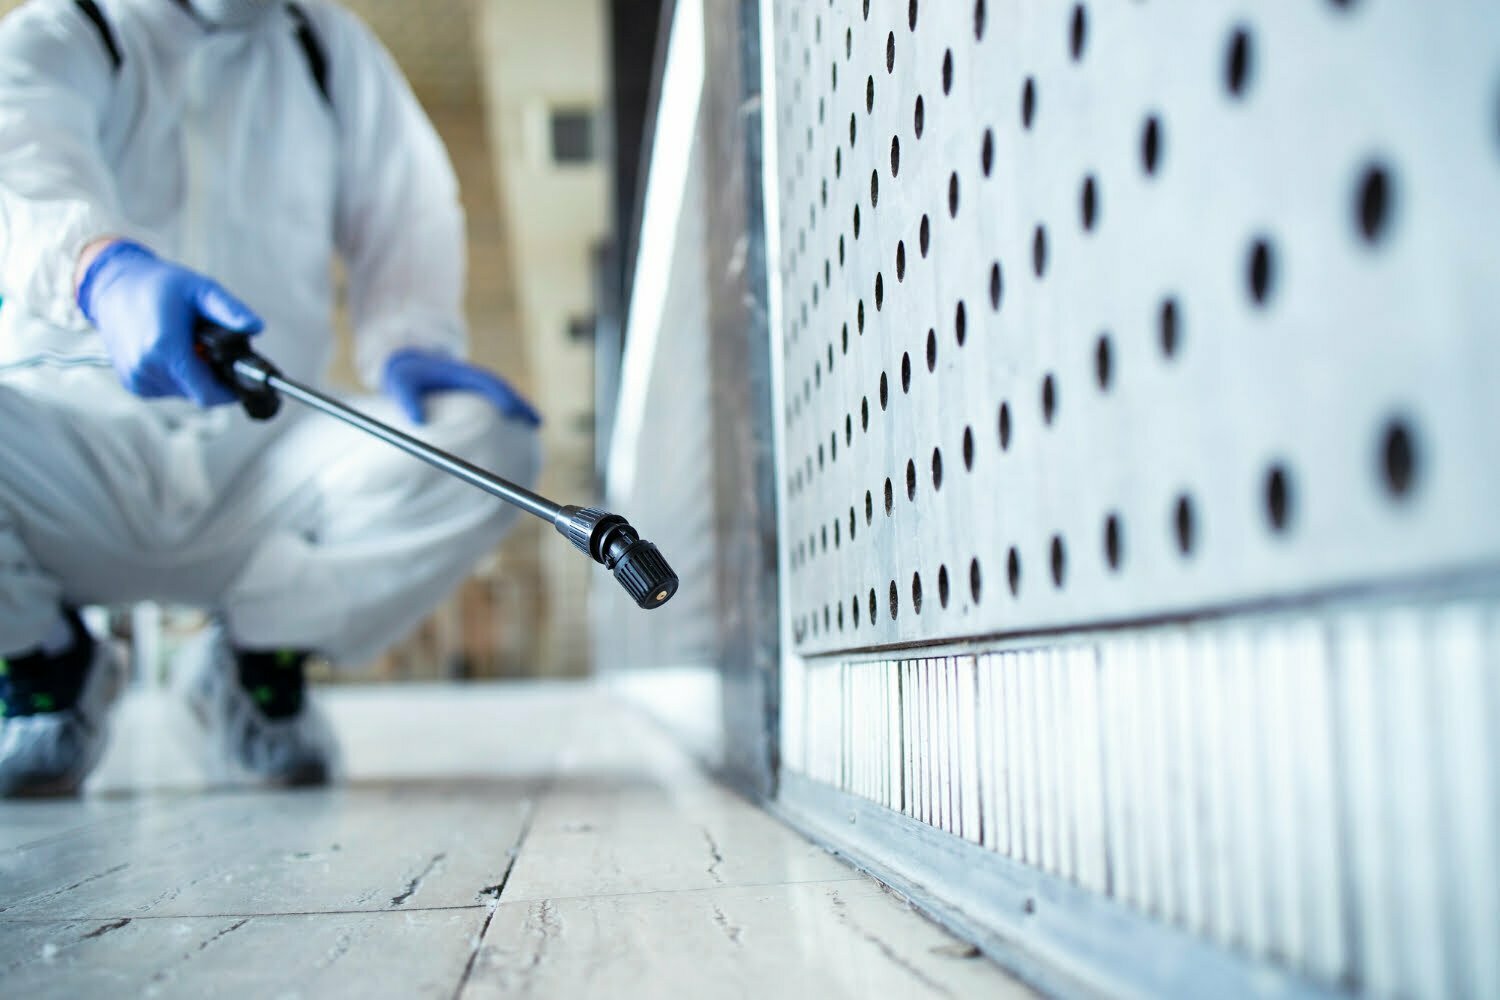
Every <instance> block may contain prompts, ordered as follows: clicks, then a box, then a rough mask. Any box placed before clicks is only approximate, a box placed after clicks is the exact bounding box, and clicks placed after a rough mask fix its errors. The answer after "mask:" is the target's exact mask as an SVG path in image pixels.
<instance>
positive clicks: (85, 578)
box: [0, 371, 233, 655]
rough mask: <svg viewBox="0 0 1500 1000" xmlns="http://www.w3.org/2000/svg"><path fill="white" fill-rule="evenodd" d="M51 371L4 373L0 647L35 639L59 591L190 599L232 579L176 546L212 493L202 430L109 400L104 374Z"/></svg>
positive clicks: (1, 650)
mask: <svg viewBox="0 0 1500 1000" xmlns="http://www.w3.org/2000/svg"><path fill="white" fill-rule="evenodd" d="M47 379H48V381H46V382H45V383H39V382H36V381H34V380H33V381H30V382H28V380H26V379H5V380H0V655H5V654H7V653H13V652H19V651H22V650H25V649H29V648H32V647H34V646H35V645H36V644H37V643H38V642H39V641H40V640H41V638H42V636H43V635H44V634H45V633H46V631H47V630H48V629H49V628H50V627H51V625H52V624H53V623H54V622H55V621H56V619H57V613H58V605H59V602H61V601H69V602H72V603H75V604H84V603H116V602H120V603H123V602H127V601H134V600H138V599H140V598H144V597H149V596H177V597H185V596H188V595H189V594H192V593H198V592H211V591H213V590H214V589H215V588H216V587H218V586H222V585H223V583H224V582H227V581H226V580H225V579H219V578H217V577H218V574H219V568H220V567H221V566H222V565H223V562H224V561H223V560H218V559H212V558H210V559H207V560H205V561H204V562H203V563H202V564H201V565H199V564H195V563H194V559H193V557H192V555H189V554H185V553H183V552H182V551H181V550H180V549H178V548H176V547H174V545H173V542H174V538H176V537H180V535H181V534H182V533H184V532H189V533H190V532H191V531H192V526H193V525H194V524H195V523H197V522H199V521H201V518H202V515H203V512H204V511H205V510H206V509H207V507H208V505H209V503H210V499H211V498H210V493H209V489H208V485H207V482H206V479H205V477H204V474H203V468H202V465H201V463H200V462H199V460H198V447H197V441H196V439H195V438H194V437H193V436H192V435H188V434H183V433H179V432H176V431H173V430H171V429H170V428H168V427H166V426H164V425H163V424H162V423H161V422H159V421H157V420H155V419H154V418H153V417H152V415H151V414H150V413H149V412H147V411H145V410H143V409H142V408H141V407H140V406H139V404H128V405H126V406H124V407H121V406H119V405H117V404H118V401H119V400H118V397H108V396H107V394H106V395H105V396H104V399H103V401H102V402H101V394H100V393H98V392H97V391H96V390H97V388H98V387H99V386H100V385H101V384H102V383H101V382H100V375H99V373H97V372H92V371H81V372H63V373H49V374H48V376H47ZM39 385H42V386H43V387H42V388H40V389H39V388H38V386H39ZM199 554H201V553H199ZM232 572H233V569H232V567H231V568H228V571H227V573H226V574H225V575H226V576H227V575H229V574H232Z"/></svg>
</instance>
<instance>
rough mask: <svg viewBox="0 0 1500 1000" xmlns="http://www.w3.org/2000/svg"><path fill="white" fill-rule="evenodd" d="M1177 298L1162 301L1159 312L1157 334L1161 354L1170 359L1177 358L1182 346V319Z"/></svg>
mask: <svg viewBox="0 0 1500 1000" xmlns="http://www.w3.org/2000/svg"><path fill="white" fill-rule="evenodd" d="M1178 313H1179V310H1178V306H1177V300H1176V299H1175V298H1166V299H1163V300H1162V303H1161V308H1160V309H1159V310H1158V312H1157V334H1158V338H1159V340H1160V342H1161V353H1162V354H1163V355H1164V356H1165V357H1168V358H1174V357H1176V356H1177V352H1178V350H1179V349H1180V348H1181V346H1182V329H1181V317H1180V316H1179V315H1178Z"/></svg>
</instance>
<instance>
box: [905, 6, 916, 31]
mask: <svg viewBox="0 0 1500 1000" xmlns="http://www.w3.org/2000/svg"><path fill="white" fill-rule="evenodd" d="M906 26H907V27H908V28H910V29H911V30H912V31H916V30H917V0H908V3H907V5H906Z"/></svg>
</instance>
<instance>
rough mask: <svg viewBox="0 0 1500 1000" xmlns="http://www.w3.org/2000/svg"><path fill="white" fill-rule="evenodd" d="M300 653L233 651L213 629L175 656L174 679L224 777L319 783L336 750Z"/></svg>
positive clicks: (221, 633) (327, 772)
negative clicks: (308, 690)
mask: <svg viewBox="0 0 1500 1000" xmlns="http://www.w3.org/2000/svg"><path fill="white" fill-rule="evenodd" d="M306 660H307V654H305V653H300V652H266V653H261V652H246V651H237V650H235V649H234V648H233V647H232V646H231V645H230V644H229V637H228V635H227V634H226V633H225V631H224V629H223V627H222V626H220V625H218V624H212V625H210V626H209V627H208V628H206V629H205V630H204V631H203V632H202V633H201V634H200V635H198V636H197V637H196V638H194V639H193V640H192V641H191V642H190V643H189V644H188V645H187V646H186V647H184V648H183V650H182V652H181V653H179V654H178V658H177V662H176V664H175V665H174V670H173V674H174V676H175V677H176V678H177V679H178V684H179V685H180V686H181V687H182V688H183V691H184V695H185V697H186V699H187V702H188V706H189V708H191V709H192V712H193V715H194V717H195V718H196V719H197V720H198V723H199V725H201V726H202V728H203V731H204V734H205V736H206V737H207V739H208V741H209V745H210V752H211V754H212V756H213V760H212V761H211V763H212V764H214V765H216V767H215V770H217V771H218V772H219V775H220V776H221V777H226V778H230V779H236V778H238V779H250V780H255V781H259V782H263V783H268V784H273V785H283V786H294V785H322V784H326V783H327V782H328V781H329V779H330V778H331V777H332V774H333V770H334V766H335V763H336V759H337V755H338V748H337V744H336V742H335V740H334V737H333V728H332V727H331V726H330V725H329V724H328V720H327V719H326V718H325V717H324V716H323V713H322V712H320V711H319V710H318V707H317V706H316V705H314V704H313V703H312V701H311V700H310V699H309V698H308V697H307V694H306V684H305V682H304V680H303V668H304V665H305V663H306Z"/></svg>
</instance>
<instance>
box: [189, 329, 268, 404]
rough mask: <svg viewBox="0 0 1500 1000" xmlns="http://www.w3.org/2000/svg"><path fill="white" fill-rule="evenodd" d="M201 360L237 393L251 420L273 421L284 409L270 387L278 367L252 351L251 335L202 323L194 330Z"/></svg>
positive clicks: (236, 395) (196, 346)
mask: <svg viewBox="0 0 1500 1000" xmlns="http://www.w3.org/2000/svg"><path fill="white" fill-rule="evenodd" d="M193 336H194V339H195V341H196V344H195V349H196V351H197V354H198V357H200V358H202V359H203V361H204V362H205V363H206V364H207V365H208V367H209V368H210V369H212V370H213V373H214V375H215V376H217V377H218V379H219V381H220V382H223V383H224V384H225V385H226V386H228V387H229V388H230V389H232V390H234V394H235V397H236V398H238V399H239V401H240V403H241V404H243V405H244V407H245V412H246V413H247V414H249V416H250V419H252V420H270V419H271V418H272V417H274V416H276V413H277V411H278V410H280V409H281V396H280V394H279V393H277V391H276V390H275V389H273V388H271V386H270V385H269V384H268V383H267V381H266V380H267V379H268V378H269V377H270V376H272V375H280V374H281V373H280V372H279V371H277V370H276V366H275V365H273V364H271V362H269V361H267V360H266V359H265V358H263V357H261V356H260V355H259V354H256V353H255V352H254V351H253V350H251V349H250V337H249V335H248V334H244V333H236V332H235V331H233V330H226V329H224V328H223V327H222V326H219V325H218V324H216V323H212V322H210V321H208V320H206V319H200V320H199V321H198V325H197V326H196V327H195V328H194V330H193Z"/></svg>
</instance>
